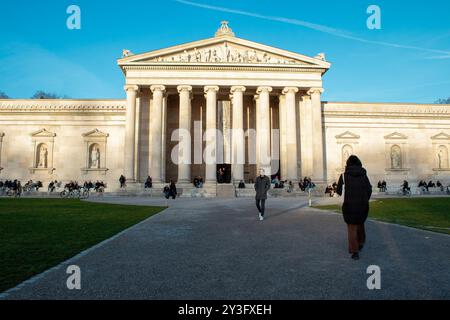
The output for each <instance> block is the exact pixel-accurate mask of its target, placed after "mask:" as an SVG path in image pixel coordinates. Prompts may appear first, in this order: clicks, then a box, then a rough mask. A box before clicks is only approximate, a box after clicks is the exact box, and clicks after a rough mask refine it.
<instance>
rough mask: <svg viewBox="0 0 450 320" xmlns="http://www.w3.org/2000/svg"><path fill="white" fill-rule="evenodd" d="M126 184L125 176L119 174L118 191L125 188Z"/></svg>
mask: <svg viewBox="0 0 450 320" xmlns="http://www.w3.org/2000/svg"><path fill="white" fill-rule="evenodd" d="M126 182H127V179H126V178H125V176H124V175H123V174H121V175H120V177H119V183H120V189H123V188H125V187H126Z"/></svg>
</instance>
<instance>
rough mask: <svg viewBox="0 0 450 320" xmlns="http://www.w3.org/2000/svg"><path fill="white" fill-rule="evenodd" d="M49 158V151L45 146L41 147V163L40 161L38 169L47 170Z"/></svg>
mask: <svg viewBox="0 0 450 320" xmlns="http://www.w3.org/2000/svg"><path fill="white" fill-rule="evenodd" d="M47 157H48V150H47V147H46V146H45V145H41V146H40V148H39V161H38V167H39V168H47V163H48V161H47Z"/></svg>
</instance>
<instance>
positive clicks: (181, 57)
mask: <svg viewBox="0 0 450 320" xmlns="http://www.w3.org/2000/svg"><path fill="white" fill-rule="evenodd" d="M153 62H187V63H201V62H204V63H216V62H221V63H230V62H234V63H265V64H295V63H297V62H296V61H295V60H293V59H285V58H280V57H275V56H271V55H269V54H268V53H267V52H263V51H257V50H255V49H242V48H235V47H231V46H229V45H228V43H226V42H225V43H224V44H222V45H220V46H214V47H208V48H203V49H198V48H194V49H193V50H184V51H183V52H182V53H179V54H175V55H170V56H159V57H156V58H153Z"/></svg>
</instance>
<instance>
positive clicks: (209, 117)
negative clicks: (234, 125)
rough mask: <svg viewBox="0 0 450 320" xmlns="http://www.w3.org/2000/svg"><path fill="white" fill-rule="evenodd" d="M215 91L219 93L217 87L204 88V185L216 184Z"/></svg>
mask: <svg viewBox="0 0 450 320" xmlns="http://www.w3.org/2000/svg"><path fill="white" fill-rule="evenodd" d="M217 91H219V87H218V86H206V87H205V88H204V92H205V98H206V135H205V140H206V144H205V183H216V182H217V176H216V168H217V150H216V147H217V146H216V142H217V135H216V131H217V128H216V113H217Z"/></svg>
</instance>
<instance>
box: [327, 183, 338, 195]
mask: <svg viewBox="0 0 450 320" xmlns="http://www.w3.org/2000/svg"><path fill="white" fill-rule="evenodd" d="M336 190H337V183H336V181H335V182H333V184H331V185H329V186H327V187H326V188H325V194H328V195H329V196H330V197H334V195H335V194H336Z"/></svg>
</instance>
